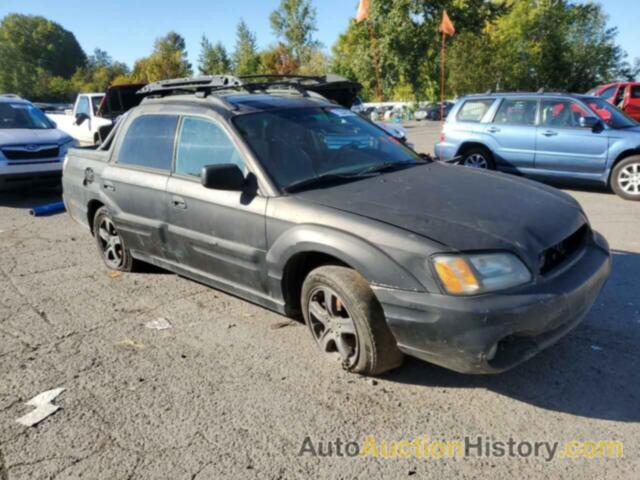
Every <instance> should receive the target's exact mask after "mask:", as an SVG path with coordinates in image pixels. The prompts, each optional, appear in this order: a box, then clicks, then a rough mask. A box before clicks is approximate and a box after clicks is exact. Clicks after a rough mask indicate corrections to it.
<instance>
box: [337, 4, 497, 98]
mask: <svg viewBox="0 0 640 480" xmlns="http://www.w3.org/2000/svg"><path fill="white" fill-rule="evenodd" d="M444 9H446V10H447V12H448V13H449V16H450V17H451V19H452V21H453V23H454V24H455V26H456V29H457V30H458V31H460V32H464V31H466V32H470V33H474V34H477V33H479V32H481V31H482V29H483V28H484V26H485V24H486V22H487V21H488V20H490V19H493V18H495V17H496V16H497V15H499V14H500V13H501V11H502V9H503V6H502V4H501V3H500V2H497V1H490V0H440V1H438V2H433V1H428V0H395V1H393V2H389V1H384V0H371V1H370V20H368V21H366V22H361V23H357V22H356V21H355V20H352V21H351V22H350V24H349V27H348V29H347V31H346V32H345V33H344V34H343V35H341V36H340V38H339V39H338V41H337V43H336V44H335V46H334V48H333V56H334V63H333V69H334V70H335V71H336V72H337V73H340V74H343V75H347V76H351V75H350V74H355V77H354V76H351V78H356V79H357V80H358V81H360V82H361V83H362V84H363V85H364V86H365V95H368V96H372V93H373V91H374V88H373V87H374V86H375V69H374V65H375V60H376V59H377V60H378V62H379V65H380V73H381V77H382V78H381V82H382V88H383V92H384V95H385V97H386V98H392V97H394V96H396V95H401V96H403V97H404V96H406V91H407V87H409V89H410V91H411V92H412V95H413V97H414V98H415V99H416V100H422V99H424V98H430V97H432V96H433V95H434V93H435V92H436V91H437V84H438V77H439V65H440V62H439V60H440V35H439V32H438V29H439V26H440V21H441V18H442V11H443V10H444ZM370 32H372V33H373V38H374V44H373V45H372V42H371V35H370Z"/></svg>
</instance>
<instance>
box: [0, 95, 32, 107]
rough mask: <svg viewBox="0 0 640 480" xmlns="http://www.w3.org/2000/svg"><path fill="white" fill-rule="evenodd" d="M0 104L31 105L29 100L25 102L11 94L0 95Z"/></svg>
mask: <svg viewBox="0 0 640 480" xmlns="http://www.w3.org/2000/svg"><path fill="white" fill-rule="evenodd" d="M0 103H25V104H29V105H31V102H30V101H29V100H25V99H24V98H21V97H19V96H17V95H14V94H12V93H9V94H6V93H5V94H0Z"/></svg>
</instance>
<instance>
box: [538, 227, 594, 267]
mask: <svg viewBox="0 0 640 480" xmlns="http://www.w3.org/2000/svg"><path fill="white" fill-rule="evenodd" d="M590 233H591V229H590V228H589V225H587V224H584V225H583V226H582V227H580V228H579V229H578V230H577V231H576V232H575V233H573V234H571V235H569V236H568V237H567V238H565V239H564V240H563V241H561V242H560V243H557V244H556V245H553V246H552V247H549V248H547V249H546V250H545V251H544V252H542V253H541V254H540V274H541V275H545V274H547V273H549V272H551V271H553V270H555V269H556V268H558V267H559V266H560V265H562V264H563V263H564V262H565V261H567V260H568V259H569V258H571V256H572V255H573V254H574V253H576V252H577V251H578V250H580V248H581V247H582V246H583V245H584V244H585V243H586V242H587V239H588V238H589V235H590Z"/></svg>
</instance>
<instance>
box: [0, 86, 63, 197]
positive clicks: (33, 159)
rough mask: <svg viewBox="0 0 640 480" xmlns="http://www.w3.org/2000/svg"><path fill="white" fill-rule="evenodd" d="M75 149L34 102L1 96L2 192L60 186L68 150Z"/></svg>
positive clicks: (0, 154)
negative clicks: (35, 185) (33, 186)
mask: <svg viewBox="0 0 640 480" xmlns="http://www.w3.org/2000/svg"><path fill="white" fill-rule="evenodd" d="M72 146H76V141H75V140H74V139H73V138H72V137H71V136H70V135H68V134H66V133H64V132H61V131H60V130H58V129H56V128H55V125H54V124H53V122H51V121H50V120H49V119H48V118H47V116H46V115H45V114H44V113H42V111H40V110H39V109H38V108H36V107H35V106H34V105H33V104H32V103H31V102H28V101H27V100H24V99H22V98H20V97H17V96H15V95H0V190H7V189H12V188H15V187H20V186H21V185H24V184H32V183H54V184H55V183H58V182H59V181H60V176H61V174H62V162H63V160H64V157H65V156H66V154H67V150H68V149H69V148H70V147H72Z"/></svg>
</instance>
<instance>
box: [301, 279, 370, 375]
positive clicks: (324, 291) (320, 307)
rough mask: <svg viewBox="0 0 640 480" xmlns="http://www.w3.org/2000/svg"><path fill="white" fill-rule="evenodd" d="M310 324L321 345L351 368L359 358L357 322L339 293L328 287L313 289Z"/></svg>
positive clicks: (309, 309) (310, 304) (325, 350)
mask: <svg viewBox="0 0 640 480" xmlns="http://www.w3.org/2000/svg"><path fill="white" fill-rule="evenodd" d="M307 313H308V316H307V318H308V319H309V327H310V328H311V333H312V334H313V337H314V338H315V339H316V342H318V345H319V346H320V349H321V350H322V351H323V352H324V353H326V354H328V355H330V356H332V357H336V356H337V357H338V358H339V360H340V362H341V364H342V367H343V368H344V369H349V368H351V367H353V366H354V365H355V364H356V362H357V361H358V351H359V345H358V335H357V333H356V326H355V323H354V321H353V319H352V318H351V315H350V314H349V312H348V311H347V308H346V307H345V304H344V302H343V301H342V300H341V299H340V297H339V295H338V294H337V293H336V292H335V291H334V290H332V289H331V288H329V287H325V286H323V287H319V288H316V289H315V290H313V291H312V292H311V296H310V300H309V306H308V312H307Z"/></svg>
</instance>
